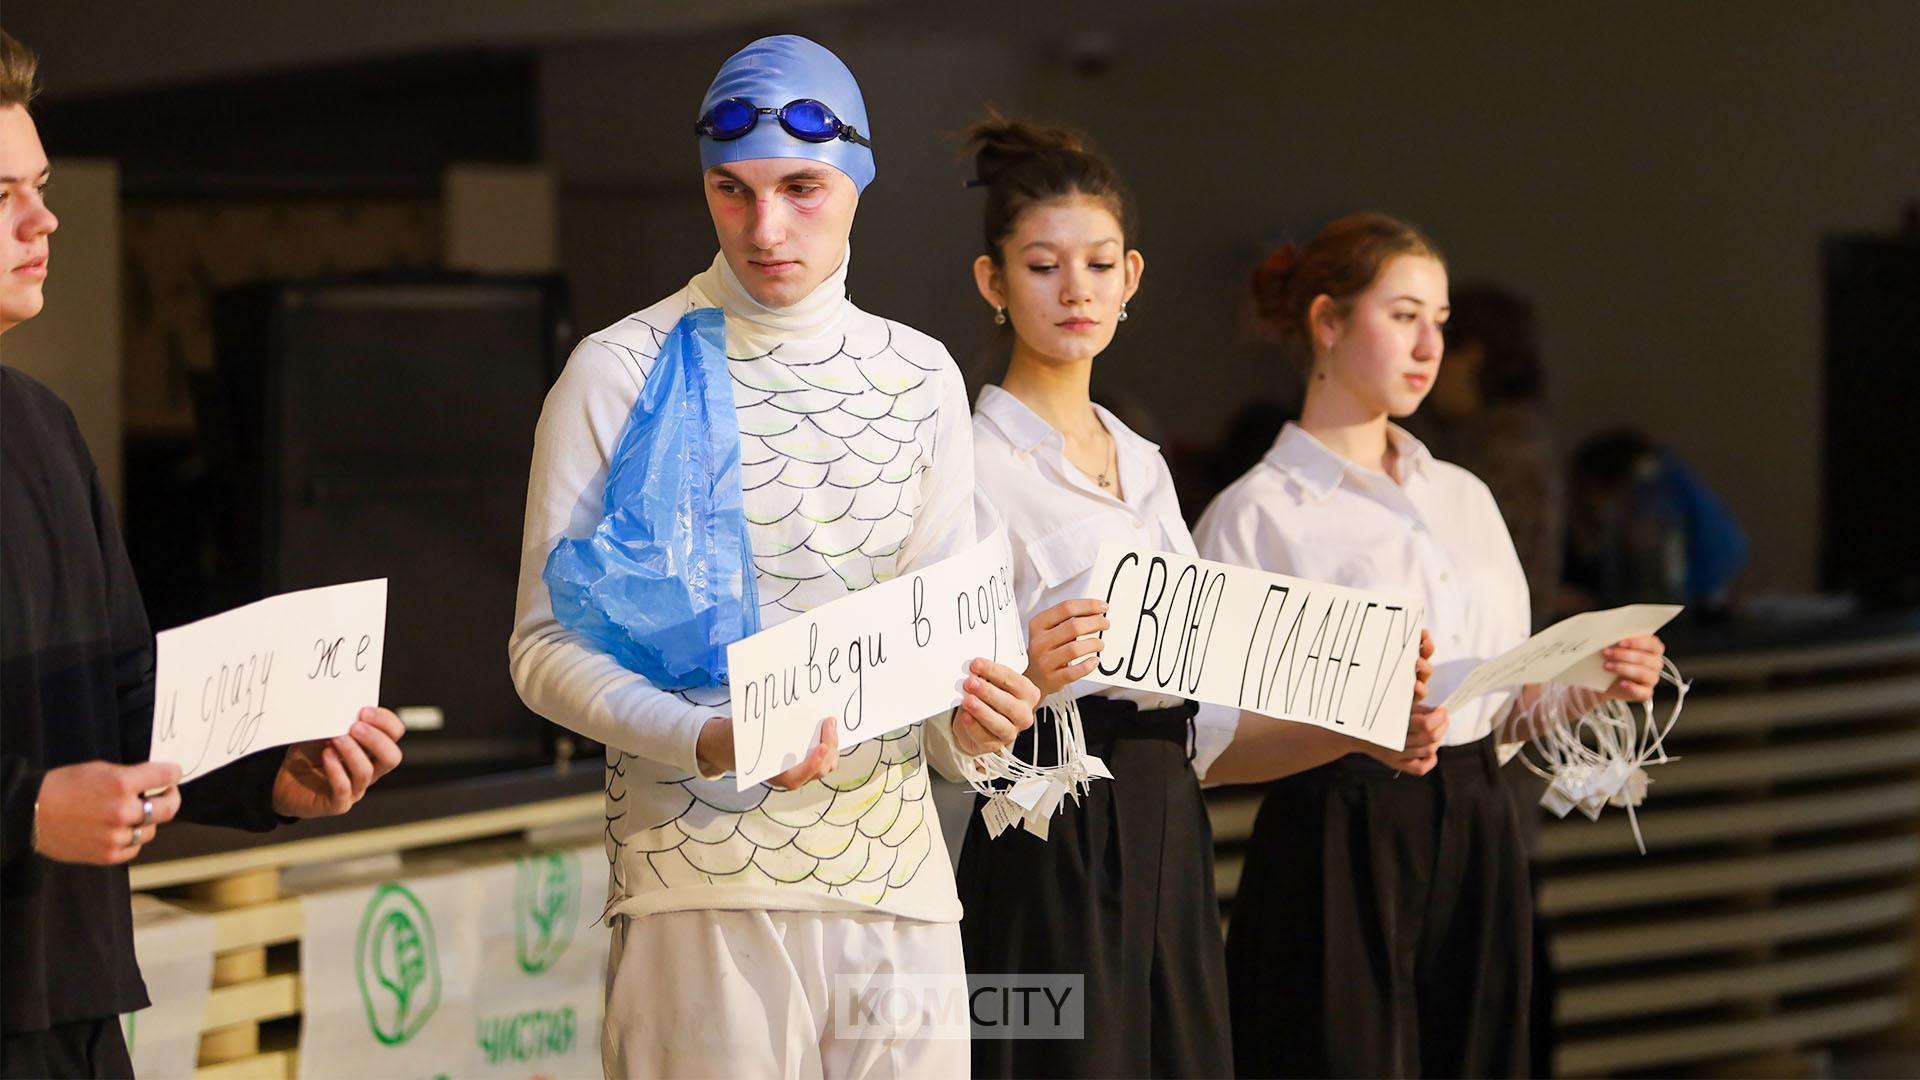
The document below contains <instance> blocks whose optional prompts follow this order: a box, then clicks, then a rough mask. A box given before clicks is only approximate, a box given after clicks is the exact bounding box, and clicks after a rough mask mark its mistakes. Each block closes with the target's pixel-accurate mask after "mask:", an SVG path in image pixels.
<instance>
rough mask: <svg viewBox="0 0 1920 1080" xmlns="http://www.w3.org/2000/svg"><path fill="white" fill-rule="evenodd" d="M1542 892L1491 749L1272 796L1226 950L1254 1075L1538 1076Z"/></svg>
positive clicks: (1303, 785)
mask: <svg viewBox="0 0 1920 1080" xmlns="http://www.w3.org/2000/svg"><path fill="white" fill-rule="evenodd" d="M1532 913H1533V901H1532V894H1531V891H1530V890H1529V888H1528V882H1527V858H1526V850H1525V846H1524V844H1523V843H1522V841H1521V838H1520V830H1519V824H1518V822H1517V821H1516V819H1515V817H1514V812H1513V804H1512V802H1511V801H1510V800H1509V798H1508V796H1507V793H1506V791H1505V789H1504V788H1503V786H1502V784H1501V781H1500V776H1499V764H1498V762H1497V760H1496V759H1495V756H1494V747H1493V740H1492V739H1491V738H1487V739H1482V740H1480V741H1479V742H1476V743H1472V744H1470V745H1466V746H1457V747H1445V748H1443V749H1441V751H1440V763H1439V765H1438V767H1436V768H1435V769H1434V770H1433V771H1432V772H1430V773H1428V774H1427V775H1426V776H1423V777H1416V776H1407V775H1402V776H1400V777H1397V778H1396V777H1395V776H1394V775H1393V772H1392V771H1391V770H1390V769H1388V768H1387V767H1386V766H1384V765H1381V764H1380V763H1379V762H1377V761H1375V760H1373V759H1372V758H1370V757H1366V756H1364V755H1361V754H1349V755H1348V756H1346V757H1344V758H1341V759H1340V760H1338V761H1335V762H1331V763H1329V764H1327V765H1323V766H1321V767H1320V768H1318V769H1314V770H1311V771H1309V772H1305V773H1302V774H1300V775H1298V776H1292V777H1288V778H1286V779H1284V780H1280V781H1277V782H1275V783H1274V784H1273V785H1272V787H1271V788H1270V790H1269V792H1268V795H1267V798H1266V801H1265V802H1264V803H1263V804H1262V805H1261V807H1260V816H1259V818H1258V820H1257V821H1256V823H1255V825H1254V831H1253V838H1252V840H1251V841H1250V842H1249V846H1248V850H1247V861H1246V873H1245V875H1244V876H1243V878H1242V881H1241V886H1240V890H1239V893H1238V894H1237V895H1236V896H1235V897H1234V901H1233V909H1232V913H1231V914H1232V929H1231V931H1230V933H1229V934H1228V936H1227V971H1228V978H1229V982H1230V986H1231V990H1232V1002H1233V1031H1234V1063H1235V1065H1236V1066H1237V1067H1238V1068H1239V1070H1240V1074H1241V1075H1242V1076H1394V1077H1412V1076H1481V1077H1499V1076H1526V1075H1528V1074H1529V1070H1530V1068H1531V1063H1530V1062H1529V1060H1528V1056H1527V1041H1528V1035H1527V1030H1528V997H1529V986H1530V980H1531V978H1532V946H1533V940H1532V929H1531V927H1532Z"/></svg>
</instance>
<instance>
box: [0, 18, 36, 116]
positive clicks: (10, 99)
mask: <svg viewBox="0 0 1920 1080" xmlns="http://www.w3.org/2000/svg"><path fill="white" fill-rule="evenodd" d="M39 68H40V62H39V60H37V59H35V58H34V55H33V50H31V49H29V48H27V47H26V46H25V45H22V44H20V42H19V39H17V38H15V37H14V36H13V35H12V34H9V33H7V32H6V31H5V30H0V109H4V108H8V107H10V106H13V105H20V106H25V105H26V104H27V102H29V101H32V100H33V91H34V86H33V80H34V76H35V75H36V74H38V72H39Z"/></svg>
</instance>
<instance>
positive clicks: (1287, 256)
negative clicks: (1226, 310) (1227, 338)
mask: <svg viewBox="0 0 1920 1080" xmlns="http://www.w3.org/2000/svg"><path fill="white" fill-rule="evenodd" d="M1299 265H1300V245H1298V244H1296V243H1294V242H1293V241H1291V240H1289V241H1287V242H1286V243H1284V244H1281V245H1280V246H1279V247H1277V248H1274V249H1273V251H1272V252H1270V253H1269V254H1268V255H1267V257H1266V258H1264V259H1262V260H1260V265H1258V266H1256V267H1254V268H1253V276H1252V280H1251V282H1250V284H1251V285H1252V287H1253V305H1254V310H1255V312H1257V313H1258V314H1259V316H1260V319H1261V321H1263V322H1266V323H1268V324H1271V325H1273V326H1275V327H1277V328H1283V324H1284V323H1285V322H1286V321H1287V316H1288V314H1289V312H1290V309H1291V306H1290V305H1289V304H1288V303H1287V293H1288V288H1287V287H1288V286H1289V285H1291V284H1292V283H1293V272H1294V270H1296V269H1297V268H1298V267H1299Z"/></svg>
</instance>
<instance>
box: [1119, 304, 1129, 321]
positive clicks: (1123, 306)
mask: <svg viewBox="0 0 1920 1080" xmlns="http://www.w3.org/2000/svg"><path fill="white" fill-rule="evenodd" d="M1118 321H1120V322H1126V321H1127V302H1126V301H1125V300H1122V301H1120V318H1119V320H1118Z"/></svg>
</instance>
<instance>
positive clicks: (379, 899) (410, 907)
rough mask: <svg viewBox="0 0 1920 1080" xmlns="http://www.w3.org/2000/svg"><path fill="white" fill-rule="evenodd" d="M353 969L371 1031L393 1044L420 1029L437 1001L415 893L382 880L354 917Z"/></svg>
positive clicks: (424, 921) (434, 969)
mask: <svg viewBox="0 0 1920 1080" xmlns="http://www.w3.org/2000/svg"><path fill="white" fill-rule="evenodd" d="M353 966H354V974H355V975H356V976H357V977H358V980H359V983H360V1000H361V1002H362V1003H364V1004H365V1005H366V1007H367V1026H368V1027H370V1028H372V1029H373V1037H374V1038H376V1039H379V1040H380V1041H381V1042H382V1043H383V1044H385V1045H387V1046H398V1045H400V1044H401V1043H404V1042H406V1041H407V1040H408V1039H411V1038H413V1037H414V1036H415V1035H417V1034H419V1033H420V1029H421V1027H423V1026H425V1024H426V1022H427V1019H428V1018H429V1017H431V1016H432V1015H433V1010H434V1009H436V1008H438V1007H439V1006H440V950H439V948H438V947H437V946H435V944H434V941H433V920H432V919H430V918H428V917H427V909H426V908H425V907H422V906H421V904H420V900H419V898H418V897H416V896H414V895H413V894H412V893H411V892H408V891H407V889H406V888H405V887H404V886H401V885H397V884H394V883H393V882H388V883H387V884H385V885H382V886H380V887H379V888H378V889H375V890H374V893H373V899H372V900H370V901H368V903H367V911H366V914H365V915H362V916H361V918H360V935H359V939H358V941H357V942H356V943H355V946H354V962H353Z"/></svg>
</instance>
